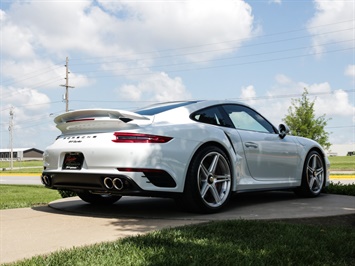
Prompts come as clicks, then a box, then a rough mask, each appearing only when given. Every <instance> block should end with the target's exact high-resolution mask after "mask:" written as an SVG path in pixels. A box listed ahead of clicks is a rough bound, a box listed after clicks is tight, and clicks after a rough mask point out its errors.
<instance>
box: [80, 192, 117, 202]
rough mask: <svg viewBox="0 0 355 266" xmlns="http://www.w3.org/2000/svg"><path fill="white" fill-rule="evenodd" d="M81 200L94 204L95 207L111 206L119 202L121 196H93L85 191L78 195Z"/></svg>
mask: <svg viewBox="0 0 355 266" xmlns="http://www.w3.org/2000/svg"><path fill="white" fill-rule="evenodd" d="M77 194H78V196H79V198H81V199H82V200H83V201H85V202H88V203H91V204H94V205H110V204H114V203H115V202H116V201H118V200H119V199H120V198H121V196H113V195H110V194H105V195H101V194H92V193H90V192H89V191H83V192H78V193H77Z"/></svg>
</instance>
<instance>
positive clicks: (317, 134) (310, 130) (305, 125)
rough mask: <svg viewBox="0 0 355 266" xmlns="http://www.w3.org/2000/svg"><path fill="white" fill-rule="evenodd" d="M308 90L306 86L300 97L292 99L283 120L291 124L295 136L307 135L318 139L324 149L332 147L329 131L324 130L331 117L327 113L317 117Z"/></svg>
mask: <svg viewBox="0 0 355 266" xmlns="http://www.w3.org/2000/svg"><path fill="white" fill-rule="evenodd" d="M307 96H308V91H307V89H306V88H305V89H304V92H303V93H302V97H301V98H300V99H292V100H291V101H292V106H290V107H289V108H288V115H286V117H285V118H284V119H283V121H284V122H285V123H286V124H287V125H288V126H289V128H290V130H291V132H292V134H293V135H295V136H300V137H305V138H309V139H313V140H315V141H317V142H318V143H319V144H320V145H322V146H323V148H324V149H326V150H328V149H329V148H330V145H331V144H330V143H329V141H328V137H329V133H328V132H326V131H325V130H324V128H325V127H326V126H327V122H328V121H329V120H330V119H326V118H325V114H324V115H322V116H320V117H318V118H316V117H315V114H314V102H315V100H314V101H313V102H312V101H310V100H309V99H308V97H307Z"/></svg>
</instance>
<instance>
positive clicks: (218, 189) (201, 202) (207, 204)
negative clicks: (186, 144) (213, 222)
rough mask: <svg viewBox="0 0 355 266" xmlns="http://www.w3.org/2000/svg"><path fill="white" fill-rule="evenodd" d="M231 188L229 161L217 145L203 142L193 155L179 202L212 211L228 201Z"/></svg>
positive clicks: (217, 209) (202, 211) (184, 206)
mask: <svg viewBox="0 0 355 266" xmlns="http://www.w3.org/2000/svg"><path fill="white" fill-rule="evenodd" d="M231 189H232V174H231V167H230V162H229V159H228V157H227V155H226V154H225V152H223V151H222V150H221V149H220V148H218V147H216V146H206V147H203V148H202V149H200V150H199V151H197V153H196V154H195V156H194V157H193V159H192V161H191V163H190V165H189V169H188V172H187V175H186V180H185V189H184V194H183V196H182V198H181V199H180V202H179V205H180V206H182V207H183V208H184V209H187V210H189V211H193V212H199V213H214V212H218V211H219V210H221V209H222V208H223V207H224V206H225V205H226V204H227V202H228V200H229V198H230V195H231Z"/></svg>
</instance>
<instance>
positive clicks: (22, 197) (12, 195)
mask: <svg viewBox="0 0 355 266" xmlns="http://www.w3.org/2000/svg"><path fill="white" fill-rule="evenodd" d="M0 195H1V196H0V209H14V208H25V207H32V206H38V205H47V204H48V202H51V201H53V200H56V199H60V198H61V196H60V194H59V193H58V191H56V190H50V189H47V188H45V187H44V186H41V185H39V186H29V185H0Z"/></svg>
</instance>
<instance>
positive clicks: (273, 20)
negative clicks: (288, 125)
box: [0, 0, 355, 149]
mask: <svg viewBox="0 0 355 266" xmlns="http://www.w3.org/2000/svg"><path fill="white" fill-rule="evenodd" d="M0 9H1V10H0V20H1V70H0V71H1V84H0V90H1V108H0V110H1V113H0V115H1V124H0V125H1V127H0V133H1V148H9V147H10V141H9V131H8V127H9V117H10V116H9V112H10V108H11V107H13V112H14V120H13V123H14V131H13V133H14V135H13V137H14V138H13V145H14V147H21V148H22V147H23V148H24V147H35V148H39V149H44V148H45V147H46V146H48V145H50V144H51V143H52V142H53V140H54V139H55V137H56V136H57V135H58V134H59V133H60V132H59V130H57V129H56V128H55V126H54V123H53V119H54V117H55V116H56V115H58V114H60V113H62V112H64V111H65V103H64V102H63V100H62V99H63V98H62V97H63V94H64V91H65V90H64V88H63V87H61V86H60V85H63V84H65V79H64V77H65V67H64V65H65V59H66V57H68V58H69V70H70V74H69V85H71V86H74V87H75V88H73V89H70V91H69V109H71V110H74V109H87V108H116V109H127V110H134V109H135V108H137V107H141V106H144V105H148V104H151V103H154V102H158V101H171V100H186V99H235V100H238V101H243V102H246V103H248V104H249V105H251V106H252V107H254V108H256V109H257V110H259V111H260V112H261V113H262V114H264V115H265V116H266V117H267V118H269V119H270V120H271V121H272V122H273V123H274V124H275V125H276V126H277V125H278V124H279V123H280V122H281V121H282V118H284V117H285V115H286V114H287V109H288V107H289V106H290V103H291V99H292V98H298V97H300V96H301V94H302V92H303V89H304V88H307V90H308V91H309V93H310V96H309V97H310V99H311V100H314V101H315V111H316V115H317V116H321V115H323V114H325V115H326V118H327V119H330V120H329V122H328V127H327V128H326V130H327V131H329V133H330V141H331V143H332V144H334V147H335V146H336V145H338V144H343V145H349V147H353V145H354V144H353V143H355V49H354V46H355V2H354V1H353V0H343V1H339V0H337V1H335V0H334V1H324V0H317V1H310V0H307V1H306V0H301V1H286V0H277V1H276V0H275V1H270V0H266V1H262V0H259V1H256V0H255V1H238V0H219V1H217V0H186V1H155V0H150V1H149V0H146V1H145V0H140V1H105V0H97V1H89V0H80V1H38V0H37V1H36V0H33V1H29V0H28V1H4V0H3V1H1V6H0ZM349 149H352V148H349Z"/></svg>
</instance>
